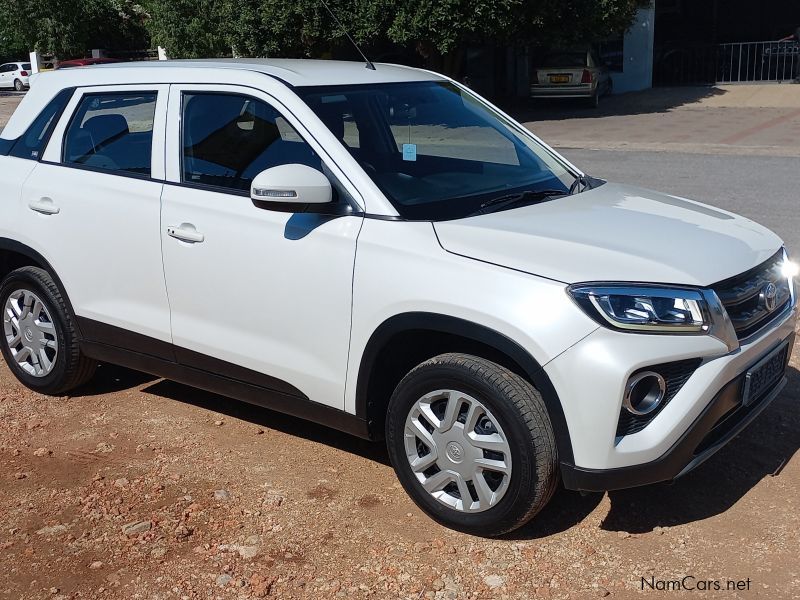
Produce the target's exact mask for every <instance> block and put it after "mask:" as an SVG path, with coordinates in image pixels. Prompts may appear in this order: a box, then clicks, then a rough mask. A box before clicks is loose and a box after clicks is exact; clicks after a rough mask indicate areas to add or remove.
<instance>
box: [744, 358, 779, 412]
mask: <svg viewBox="0 0 800 600" xmlns="http://www.w3.org/2000/svg"><path fill="white" fill-rule="evenodd" d="M788 351H789V343H788V342H784V343H783V344H782V345H780V346H779V347H778V348H775V350H773V351H772V352H770V353H769V354H767V355H766V356H765V357H764V358H762V359H761V360H760V361H758V362H757V363H756V364H755V365H753V366H752V367H751V368H750V370H749V371H747V375H746V376H745V380H744V394H743V396H742V404H744V405H745V406H750V405H751V404H752V403H753V402H755V401H756V400H759V399H761V396H762V395H763V394H764V392H766V391H767V390H769V389H770V388H771V387H772V386H773V385H775V384H776V383H778V382H779V381H780V380H781V379H783V374H784V373H785V372H786V363H787V358H788V357H787V354H786V353H787V352H788Z"/></svg>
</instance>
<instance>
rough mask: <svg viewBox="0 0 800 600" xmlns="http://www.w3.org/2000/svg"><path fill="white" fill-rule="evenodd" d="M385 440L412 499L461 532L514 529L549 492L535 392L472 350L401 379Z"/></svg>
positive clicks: (550, 467)
mask: <svg viewBox="0 0 800 600" xmlns="http://www.w3.org/2000/svg"><path fill="white" fill-rule="evenodd" d="M386 440H387V446H388V449H389V456H390V459H391V461H392V465H393V466H394V469H395V471H396V472H397V475H398V478H399V479H400V482H401V483H402V484H403V487H404V488H405V489H406V491H407V492H408V494H409V495H410V496H411V498H412V499H413V500H414V501H415V502H416V503H417V505H419V506H420V508H422V509H423V510H424V511H425V512H427V513H428V514H429V515H430V516H431V517H433V518H434V519H436V520H437V521H439V522H440V523H442V524H444V525H447V526H448V527H452V528H453V529H457V530H459V531H464V532H467V533H471V534H474V535H482V536H497V535H501V534H503V533H506V532H509V531H512V530H513V529H516V528H518V527H520V526H522V525H524V524H525V523H526V522H528V521H529V520H530V519H531V518H532V517H533V516H534V515H536V513H538V512H539V511H540V510H541V509H542V508H543V507H544V506H545V505H546V504H547V502H548V501H549V500H550V497H551V496H552V494H553V492H554V490H555V488H556V484H557V474H558V469H557V455H556V447H555V439H554V436H553V430H552V426H551V424H550V420H549V417H548V415H547V411H546V409H545V406H544V403H543V401H542V398H541V396H540V394H539V393H538V392H537V391H536V389H534V388H533V386H531V385H530V384H529V383H528V382H527V381H525V380H524V379H522V378H521V377H519V376H518V375H516V374H515V373H513V372H511V371H509V370H508V369H506V368H504V367H502V366H500V365H498V364H495V363H493V362H490V361H488V360H484V359H482V358H478V357H475V356H470V355H465V354H442V355H440V356H437V357H435V358H432V359H431V360H429V361H426V362H424V363H422V364H421V365H419V366H417V367H416V368H415V369H413V370H412V371H411V372H410V373H409V374H408V375H406V377H405V378H403V380H402V381H401V382H400V384H399V385H398V386H397V388H396V390H395V392H394V394H393V395H392V398H391V400H390V403H389V409H388V415H387V420H386Z"/></svg>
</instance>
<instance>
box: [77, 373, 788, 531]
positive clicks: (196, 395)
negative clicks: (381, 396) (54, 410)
mask: <svg viewBox="0 0 800 600" xmlns="http://www.w3.org/2000/svg"><path fill="white" fill-rule="evenodd" d="M787 375H788V377H789V384H788V385H787V386H786V389H785V390H784V391H783V393H782V394H781V395H780V396H779V397H778V398H777V399H776V400H775V401H774V402H773V403H772V404H771V405H770V406H769V407H767V408H766V409H765V410H764V412H763V413H762V414H761V415H759V417H758V418H757V419H756V420H755V421H754V422H753V423H752V424H751V425H750V426H749V427H748V428H747V429H745V430H744V431H743V432H742V433H741V434H740V435H739V436H738V437H736V438H735V439H734V440H732V441H731V442H730V443H729V444H728V445H727V446H725V447H724V448H723V449H722V450H720V451H719V452H718V453H717V454H716V455H714V456H712V457H711V458H710V459H709V460H708V461H707V462H706V463H704V464H703V465H701V466H700V467H698V468H697V469H696V470H695V471H693V472H691V473H689V474H688V475H686V476H685V477H683V478H681V479H680V480H678V481H676V482H674V483H671V484H667V483H661V484H655V485H650V486H645V487H641V488H635V489H630V490H620V491H613V492H609V498H610V501H611V507H610V509H609V512H608V514H607V515H606V516H605V518H604V519H603V521H602V524H601V527H602V528H603V529H605V530H608V531H626V532H629V533H645V532H649V531H652V530H653V528H655V527H657V526H662V527H669V526H675V525H682V524H687V523H691V522H693V521H698V520H702V519H706V518H708V517H712V516H714V515H717V514H720V513H723V512H725V511H727V510H728V509H729V508H731V507H732V506H733V505H734V504H736V502H738V501H739V500H740V499H741V498H742V497H743V496H744V495H745V494H747V493H748V492H749V491H750V490H751V489H752V488H753V487H755V486H756V485H757V484H758V483H759V482H760V481H761V480H762V479H763V478H764V477H780V475H781V471H782V469H783V467H784V466H785V465H786V464H787V463H788V462H789V461H790V460H791V458H792V457H793V456H794V454H795V453H796V452H797V451H798V449H800V402H798V399H800V371H798V370H797V369H795V368H794V367H790V368H789V370H788V372H787ZM149 382H154V383H151V384H150V385H147V386H146V387H144V388H143V390H142V391H143V392H145V393H148V394H154V395H157V396H160V397H162V398H168V399H171V400H176V401H178V402H181V403H184V404H188V405H192V406H196V407H198V408H201V409H205V410H209V411H215V412H218V413H222V414H224V415H227V416H229V417H231V418H235V419H240V420H242V421H247V422H249V423H252V424H254V425H257V426H260V427H264V428H267V429H274V430H278V431H281V432H283V433H286V434H289V435H292V436H296V437H299V438H303V439H306V440H309V441H312V442H316V443H319V444H325V445H326V446H330V447H332V448H336V449H338V450H342V451H344V452H349V453H351V454H354V455H357V456H361V457H363V458H366V459H368V460H372V461H375V462H378V463H381V464H383V465H389V458H388V454H387V452H386V448H385V446H384V444H383V443H381V442H369V441H367V440H362V439H359V438H356V437H353V436H351V435H347V434H345V433H341V432H338V431H336V430H333V429H330V428H328V427H325V426H323V425H318V424H316V423H311V422H309V421H305V420H303V419H300V418H296V417H292V416H289V415H285V414H282V413H278V412H275V411H271V410H269V409H266V408H262V407H260V406H255V405H252V404H247V403H245V402H237V401H233V400H230V399H229V398H226V397H224V396H219V395H217V394H213V393H210V392H206V391H203V390H199V389H197V388H193V387H190V386H187V385H183V384H180V383H175V382H173V381H168V380H163V379H158V378H156V377H153V376H152V375H147V374H144V373H139V372H137V371H132V370H129V369H125V368H122V367H117V366H113V365H102V366H101V367H100V368H99V369H98V373H97V376H96V377H95V378H94V380H93V381H92V382H91V383H90V384H88V385H86V386H84V387H83V388H82V389H81V390H80V392H79V393H78V394H76V396H95V395H99V394H105V393H110V392H115V391H119V390H122V389H129V388H133V387H137V386H140V385H144V384H146V383H149ZM602 499H603V494H599V493H592V494H586V495H582V494H579V493H577V492H572V491H568V490H565V489H563V488H560V489H559V490H558V491H557V492H556V494H555V496H554V497H553V499H552V500H551V502H550V503H549V504H548V505H547V506H546V507H545V508H544V510H542V512H541V513H539V515H537V517H536V518H535V519H533V520H532V521H531V522H530V523H529V524H528V525H526V526H525V527H522V528H521V529H519V530H517V531H514V532H512V533H511V534H509V535H507V536H505V538H506V539H519V540H523V539H539V538H544V537H548V536H551V535H555V534H558V533H561V532H563V531H566V530H568V529H570V528H572V527H574V526H576V525H578V524H580V523H581V522H582V521H583V520H584V519H585V518H586V517H587V516H588V515H589V514H591V513H592V511H594V510H595V509H596V508H597V506H598V505H599V504H600V502H601V501H602Z"/></svg>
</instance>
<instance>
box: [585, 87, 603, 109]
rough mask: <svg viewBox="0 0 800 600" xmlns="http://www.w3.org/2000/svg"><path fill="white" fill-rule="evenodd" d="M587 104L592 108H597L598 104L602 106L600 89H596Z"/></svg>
mask: <svg viewBox="0 0 800 600" xmlns="http://www.w3.org/2000/svg"><path fill="white" fill-rule="evenodd" d="M587 105H588V106H589V107H590V108H597V107H598V106H600V90H599V89H597V90H595V92H594V94H592V96H591V97H590V98H589V99H588V101H587Z"/></svg>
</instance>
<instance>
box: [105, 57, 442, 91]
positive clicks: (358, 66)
mask: <svg viewBox="0 0 800 600" xmlns="http://www.w3.org/2000/svg"><path fill="white" fill-rule="evenodd" d="M374 64H375V70H374V71H373V70H372V69H368V68H367V67H366V65H365V63H363V62H356V61H343V60H312V59H295V58H223V59H220V58H213V59H202V60H166V61H145V62H127V63H115V64H111V65H97V66H96V67H93V68H98V69H158V68H166V67H172V68H175V67H181V68H188V69H201V68H205V69H210V68H211V69H240V70H245V71H257V72H259V73H265V74H267V75H272V76H273V77H277V78H278V79H280V80H282V81H285V82H286V83H288V84H289V85H292V86H312V85H337V84H345V83H349V84H360V83H390V82H402V81H430V80H434V79H442V77H441V76H439V75H436V74H435V73H432V72H430V71H425V70H422V69H414V68H412V67H404V66H401V65H392V64H387V63H374Z"/></svg>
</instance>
